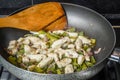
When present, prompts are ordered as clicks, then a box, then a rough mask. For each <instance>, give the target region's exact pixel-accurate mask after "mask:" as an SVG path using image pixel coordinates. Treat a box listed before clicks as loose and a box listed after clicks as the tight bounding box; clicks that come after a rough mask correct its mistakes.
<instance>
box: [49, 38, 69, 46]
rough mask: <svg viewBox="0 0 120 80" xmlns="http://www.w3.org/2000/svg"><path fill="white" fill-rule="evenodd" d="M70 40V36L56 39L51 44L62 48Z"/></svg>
mask: <svg viewBox="0 0 120 80" xmlns="http://www.w3.org/2000/svg"><path fill="white" fill-rule="evenodd" d="M66 42H70V39H69V38H68V37H64V38H62V39H59V40H56V41H55V42H53V44H52V45H51V47H52V48H60V47H61V46H62V45H63V44H64V43H66Z"/></svg>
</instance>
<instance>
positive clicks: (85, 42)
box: [78, 36, 91, 44]
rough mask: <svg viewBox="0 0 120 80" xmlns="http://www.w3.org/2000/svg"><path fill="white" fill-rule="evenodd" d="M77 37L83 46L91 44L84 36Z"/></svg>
mask: <svg viewBox="0 0 120 80" xmlns="http://www.w3.org/2000/svg"><path fill="white" fill-rule="evenodd" d="M78 37H79V39H81V40H82V43H83V44H90V43H91V41H90V39H88V38H86V37H84V36H78Z"/></svg>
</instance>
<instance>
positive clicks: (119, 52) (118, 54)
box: [109, 48, 120, 63]
mask: <svg viewBox="0 0 120 80" xmlns="http://www.w3.org/2000/svg"><path fill="white" fill-rule="evenodd" d="M109 60H112V61H115V62H118V63H120V48H115V49H114V51H113V53H112V55H111V56H110V58H109Z"/></svg>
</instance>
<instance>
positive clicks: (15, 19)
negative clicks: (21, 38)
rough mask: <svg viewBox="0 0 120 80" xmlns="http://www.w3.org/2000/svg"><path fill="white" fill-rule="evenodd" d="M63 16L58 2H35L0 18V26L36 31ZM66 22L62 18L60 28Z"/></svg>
mask: <svg viewBox="0 0 120 80" xmlns="http://www.w3.org/2000/svg"><path fill="white" fill-rule="evenodd" d="M64 16H65V13H64V10H63V8H62V6H61V4H60V3H58V2H46V3H41V4H36V5H34V6H32V7H30V8H27V9H25V10H23V11H21V12H18V13H16V14H13V15H11V16H8V17H4V18H0V28H3V27H11V28H18V29H24V30H29V31H38V30H40V29H43V28H44V29H45V28H47V26H49V25H50V24H52V23H53V22H55V21H57V19H60V17H64ZM61 22H62V21H61ZM66 22H67V21H66V20H65V19H64V25H62V28H64V27H65V25H66ZM58 25H59V24H58ZM52 28H54V27H52ZM62 28H61V29H62ZM57 29H59V27H57ZM49 30H50V29H49ZM52 30H53V29H52Z"/></svg>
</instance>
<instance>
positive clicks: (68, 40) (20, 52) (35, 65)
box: [7, 27, 96, 74]
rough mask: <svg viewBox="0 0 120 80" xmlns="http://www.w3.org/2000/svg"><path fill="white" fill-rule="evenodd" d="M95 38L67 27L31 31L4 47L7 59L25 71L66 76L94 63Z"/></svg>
mask: <svg viewBox="0 0 120 80" xmlns="http://www.w3.org/2000/svg"><path fill="white" fill-rule="evenodd" d="M95 45H96V39H94V38H90V37H88V36H86V35H85V33H84V32H82V31H80V32H77V31H76V30H75V28H73V27H71V28H68V29H66V30H55V31H44V30H40V31H39V32H31V34H26V35H24V36H23V37H20V38H19V39H17V40H11V41H10V42H9V46H8V49H7V51H8V53H9V55H10V56H9V57H8V60H9V61H10V62H11V63H12V64H14V65H16V66H18V67H20V68H23V69H25V70H29V71H33V72H38V73H45V74H67V73H73V72H79V71H81V70H85V69H87V68H89V67H91V66H93V65H94V64H95V63H96V60H95V58H94V55H93V48H94V47H95Z"/></svg>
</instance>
